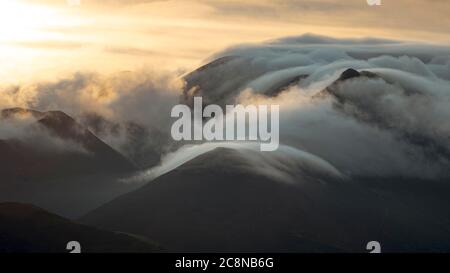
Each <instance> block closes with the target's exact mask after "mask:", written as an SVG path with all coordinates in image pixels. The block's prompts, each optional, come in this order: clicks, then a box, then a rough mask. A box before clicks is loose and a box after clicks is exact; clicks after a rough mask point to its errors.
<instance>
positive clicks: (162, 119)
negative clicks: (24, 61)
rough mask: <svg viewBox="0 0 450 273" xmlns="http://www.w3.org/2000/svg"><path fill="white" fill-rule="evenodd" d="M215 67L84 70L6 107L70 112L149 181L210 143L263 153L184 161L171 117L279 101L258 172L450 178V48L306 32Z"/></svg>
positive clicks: (3, 129) (18, 131)
mask: <svg viewBox="0 0 450 273" xmlns="http://www.w3.org/2000/svg"><path fill="white" fill-rule="evenodd" d="M210 61H211V62H210V63H209V64H207V65H205V66H204V67H202V68H200V69H198V70H196V71H193V72H191V73H189V74H185V75H171V74H162V73H158V72H154V71H138V72H121V73H118V74H115V75H111V76H108V77H106V76H103V75H98V74H92V73H83V72H80V73H78V74H75V75H73V76H71V77H67V78H64V79H61V80H59V81H55V82H45V83H36V84H31V85H27V86H10V87H6V88H4V90H3V92H2V96H1V97H0V108H2V109H5V108H11V107H22V108H28V109H36V110H39V111H48V110H61V111H63V112H65V113H67V114H68V115H70V116H72V117H74V118H75V119H76V120H77V121H78V122H79V123H80V124H82V125H84V126H86V127H87V128H89V129H90V130H91V131H92V132H93V133H94V134H95V135H96V136H98V137H99V138H100V139H102V140H103V141H105V142H106V143H107V144H109V145H110V146H112V147H113V148H115V149H116V150H118V151H120V152H121V153H122V154H124V155H125V156H126V157H128V158H129V159H130V160H131V161H133V162H134V163H135V164H136V165H138V166H140V167H141V168H147V169H149V170H148V171H144V172H143V173H142V174H141V175H139V176H138V177H139V179H144V180H145V179H150V178H154V176H155V173H165V172H166V171H167V170H170V169H172V168H173V166H178V165H179V164H182V163H183V162H186V161H189V160H190V159H192V158H193V155H199V154H202V153H203V152H205V151H208V150H209V149H208V148H206V149H205V147H206V146H205V145H212V146H210V147H222V146H223V147H228V148H232V149H236V150H241V149H246V148H249V149H251V147H252V145H253V144H246V143H239V144H237V143H236V144H235V145H234V144H229V143H224V144H222V143H215V144H204V145H193V146H190V147H189V148H186V147H184V148H182V149H180V150H179V151H178V152H177V149H178V148H179V147H180V146H181V145H180V143H175V142H173V141H172V140H171V137H170V127H171V125H172V122H173V120H172V119H171V118H170V110H171V108H172V107H173V106H174V105H176V104H178V103H180V102H181V103H187V104H189V103H190V101H191V99H192V97H193V96H202V97H203V100H204V102H205V103H215V104H219V105H225V104H238V103H239V104H244V105H245V104H279V105H280V111H281V112H280V143H281V144H282V145H283V148H280V150H279V151H277V152H274V153H267V154H264V153H261V154H260V155H258V153H256V157H258V158H259V160H260V161H259V163H258V164H262V165H269V166H272V167H273V166H275V168H277V169H278V170H279V171H280V170H281V174H280V177H284V178H283V179H281V180H286V175H287V176H289V173H290V172H291V171H292V170H291V169H292V168H294V169H295V168H299V169H305V168H304V167H299V166H298V165H296V164H293V163H289V164H288V163H286V164H284V162H292V161H296V160H298V161H299V162H300V161H305V160H306V161H311V162H316V163H317V162H318V161H320V162H322V163H321V164H319V165H317V164H316V163H314V164H316V165H315V166H321V168H322V169H323V171H324V172H327V171H330V170H331V169H332V170H333V173H335V174H339V175H340V176H342V177H401V178H408V177H410V178H418V179H436V180H446V179H448V177H449V175H450V173H449V171H448V170H449V163H450V162H449V159H450V138H449V137H450V125H449V122H448V118H449V117H450V110H449V108H448V105H449V103H450V48H448V47H443V46H437V45H427V44H418V43H411V42H402V41H391V40H383V39H375V38H367V39H334V38H328V37H322V36H315V35H304V36H300V37H289V38H284V39H280V40H274V41H269V42H266V43H263V44H249V45H240V46H236V47H232V48H229V49H227V50H225V51H223V52H220V53H218V54H216V55H214V56H212V57H211V58H210ZM18 124H19V123H17V125H15V126H11V123H9V122H2V123H1V126H0V133H1V135H0V139H10V138H15V137H18V136H19V135H23V134H25V132H26V134H28V135H29V134H30V133H31V132H30V131H24V129H23V128H24V126H27V125H26V124H27V122H26V120H23V121H22V122H21V123H20V125H18ZM35 131H36V130H35ZM40 137H44V136H43V135H41V136H40ZM52 142H55V141H52ZM71 147H72V146H71ZM293 153H297V155H299V154H301V155H302V156H300V157H298V156H297V157H296V156H294V157H292V154H293ZM270 157H273V159H270V160H269V159H267V158H270ZM282 157H285V158H287V159H281V158H282ZM173 158H177V162H178V163H174V162H173ZM299 158H301V159H299ZM180 160H181V161H180ZM248 160H249V161H251V162H257V160H256V159H255V158H252V159H248ZM174 164H175V165H174ZM258 164H256V163H255V164H254V165H255V168H256V169H257V167H256V165H258ZM277 164H279V165H283V166H281V167H280V166H276V165H277ZM300 165H302V164H300ZM325 165H326V167H325ZM302 166H304V165H302ZM261 169H264V168H261ZM283 172H286V174H283ZM146 175H147V176H146ZM134 179H137V178H133V179H131V180H134ZM288 180H289V179H288Z"/></svg>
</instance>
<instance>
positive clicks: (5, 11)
mask: <svg viewBox="0 0 450 273" xmlns="http://www.w3.org/2000/svg"><path fill="white" fill-rule="evenodd" d="M59 19H60V18H58V16H56V11H55V10H52V9H50V8H47V7H43V6H36V5H31V4H24V3H20V2H18V1H15V0H0V42H12V41H24V40H27V41H30V40H39V39H43V38H45V32H44V31H43V29H44V28H45V27H50V26H54V25H56V24H57V21H58V20H59Z"/></svg>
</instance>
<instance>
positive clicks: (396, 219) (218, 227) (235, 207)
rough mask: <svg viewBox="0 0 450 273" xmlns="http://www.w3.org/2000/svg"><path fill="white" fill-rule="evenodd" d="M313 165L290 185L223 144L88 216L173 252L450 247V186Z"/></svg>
mask: <svg viewBox="0 0 450 273" xmlns="http://www.w3.org/2000/svg"><path fill="white" fill-rule="evenodd" d="M245 153H247V154H248V153H252V152H245ZM254 153H257V152H254ZM254 156H257V154H254ZM280 164H281V163H280ZM281 168H282V166H281ZM304 171H305V170H299V175H298V179H297V181H296V182H295V183H294V184H289V183H285V182H281V181H278V180H277V179H275V178H274V177H272V178H271V177H270V176H266V175H263V174H261V173H260V172H258V171H255V170H251V167H250V165H249V164H248V163H247V162H246V160H244V159H243V157H242V156H241V154H240V152H239V151H235V150H229V149H216V150H214V151H211V152H208V153H206V154H203V155H201V156H199V157H197V158H195V159H194V160H192V161H190V162H188V163H186V164H184V165H182V166H181V167H179V168H177V169H175V170H174V171H172V172H169V173H167V174H166V175H163V176H161V177H159V178H157V179H156V180H154V181H151V182H149V184H147V185H146V186H144V187H142V188H140V189H138V190H136V191H134V192H132V193H129V194H126V195H124V196H122V197H119V198H117V199H115V200H113V201H112V202H110V203H108V204H106V205H104V206H102V207H100V208H99V209H96V210H94V211H93V212H91V213H89V214H88V215H87V216H85V217H83V218H82V221H83V222H85V223H88V224H92V225H96V226H100V227H104V228H109V229H115V230H124V231H127V232H131V233H136V234H142V235H147V236H150V235H151V236H152V238H155V240H157V241H158V242H160V243H161V244H163V245H164V246H165V247H167V249H168V250H169V251H192V252H198V251H212V252H217V251H219V252H230V251H231V252H235V251H244V252H245V251H269V252H270V251H273V252H299V251H300V252H303V251H305V252H340V251H354V252H364V251H365V245H366V243H367V242H369V241H372V240H379V241H380V242H382V244H383V249H384V250H385V251H431V250H434V251H439V250H449V249H450V240H445V239H444V240H443V238H448V237H446V236H445V233H446V230H448V228H449V227H450V224H449V222H448V221H447V222H445V221H444V222H442V221H441V220H439V219H448V217H447V218H446V216H445V215H447V214H448V212H449V211H448V208H449V207H450V206H449V204H448V200H446V198H445V194H441V195H440V194H439V192H448V187H447V188H446V189H445V190H443V189H440V188H439V187H441V186H439V185H438V186H436V187H437V188H434V189H433V186H432V185H427V187H426V190H425V191H424V190H423V189H424V188H425V187H423V186H422V188H421V186H420V185H424V184H423V183H417V184H415V183H413V182H412V181H407V182H404V184H403V185H400V186H399V183H403V182H401V180H400V179H398V180H394V181H388V182H386V183H397V184H396V186H395V187H392V186H386V187H385V188H380V187H379V186H380V185H381V183H382V182H380V181H377V182H376V183H374V184H375V185H377V186H376V187H373V185H372V186H371V185H370V183H369V181H363V180H361V181H351V180H339V179H337V180H336V179H332V178H329V179H326V178H324V177H320V176H317V175H316V176H311V175H310V174H308V172H304ZM306 171H307V170H306ZM406 184H409V185H410V190H404V188H403V186H405V185H406ZM385 185H387V184H385ZM413 185H416V186H417V185H419V186H417V188H414V187H413ZM430 192H432V194H429V193H430Z"/></svg>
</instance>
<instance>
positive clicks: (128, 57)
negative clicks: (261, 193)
mask: <svg viewBox="0 0 450 273" xmlns="http://www.w3.org/2000/svg"><path fill="white" fill-rule="evenodd" d="M425 6H426V9H425V8H424V7H425ZM449 11H450V2H446V1H425V0H414V1H405V0H402V1H388V0H384V1H383V5H382V6H380V7H370V6H368V5H367V3H366V1H365V0H351V1H345V3H336V1H329V0H309V1H301V2H300V1H294V0H288V1H279V0H273V1H253V0H251V1H239V0H235V1H223V0H213V1H205V0H188V1H176V0H172V1H155V0H135V1H120V0H91V1H88V0H84V1H83V0H81V1H80V5H77V1H74V0H71V1H67V0H42V1H40V0H0V61H1V62H0V77H1V79H2V82H0V84H1V85H8V84H19V83H21V84H23V83H29V82H33V81H36V80H42V79H44V80H49V79H54V78H55V77H62V76H63V75H66V74H71V73H76V72H79V71H89V72H96V73H102V74H109V73H114V72H118V71H130V70H131V71H134V70H138V69H142V68H145V69H151V70H170V71H179V73H182V72H184V71H187V70H189V69H192V68H195V67H196V66H198V65H200V64H202V63H203V62H204V61H205V60H206V59H207V58H208V57H209V56H211V55H212V54H213V53H215V52H217V51H220V50H222V49H224V48H226V47H229V46H232V45H235V44H241V43H256V42H261V41H265V40H270V39H276V38H280V37H284V36H296V35H301V34H305V33H314V34H318V35H327V36H334V37H369V36H370V37H385V38H393V39H400V40H416V41H422V42H428V43H439V44H444V45H448V44H449V43H450V34H449V33H448V29H450V19H448V17H447V14H448V12H449ZM349 14H351V16H349ZM419 16H420V18H422V20H418V19H417V18H419Z"/></svg>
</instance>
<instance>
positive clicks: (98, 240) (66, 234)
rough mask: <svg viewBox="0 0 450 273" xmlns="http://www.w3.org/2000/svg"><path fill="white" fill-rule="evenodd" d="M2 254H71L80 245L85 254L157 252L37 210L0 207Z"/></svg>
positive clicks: (140, 243)
mask: <svg viewBox="0 0 450 273" xmlns="http://www.w3.org/2000/svg"><path fill="white" fill-rule="evenodd" d="M0 223H1V225H0V253H15V252H20V253H48V252H50V253H69V252H70V250H67V249H66V246H67V243H68V242H71V241H77V242H79V243H80V244H81V252H83V253H99V252H118V253H122V252H156V251H161V248H160V247H159V246H157V245H156V244H154V243H151V242H150V241H149V240H147V239H144V238H138V237H137V236H132V235H127V234H124V233H117V232H111V231H106V230H101V229H97V228H93V227H89V226H85V225H81V224H78V223H76V222H73V221H69V220H67V219H64V218H62V217H59V216H57V215H54V214H51V213H48V212H46V211H45V210H42V209H40V208H38V207H35V206H32V205H27V204H19V203H0Z"/></svg>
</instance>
